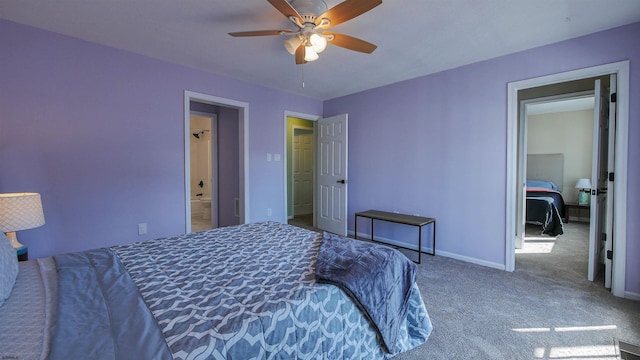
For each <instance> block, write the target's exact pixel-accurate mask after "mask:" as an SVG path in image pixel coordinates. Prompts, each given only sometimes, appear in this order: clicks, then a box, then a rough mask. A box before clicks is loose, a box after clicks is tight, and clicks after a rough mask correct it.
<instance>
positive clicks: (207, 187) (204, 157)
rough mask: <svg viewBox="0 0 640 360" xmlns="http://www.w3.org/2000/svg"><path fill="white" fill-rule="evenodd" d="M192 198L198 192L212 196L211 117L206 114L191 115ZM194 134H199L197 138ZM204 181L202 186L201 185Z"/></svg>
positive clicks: (204, 195) (208, 196)
mask: <svg viewBox="0 0 640 360" xmlns="http://www.w3.org/2000/svg"><path fill="white" fill-rule="evenodd" d="M190 133H191V136H190V137H189V140H190V148H191V198H192V199H193V198H194V197H196V196H197V195H198V194H202V195H201V196H202V197H207V198H210V197H211V176H212V172H211V143H212V142H211V137H212V131H211V119H210V118H208V117H205V116H199V115H191V128H190ZM193 134H197V135H198V138H196V137H195V136H194V135H193ZM200 181H202V184H203V185H202V186H200V185H199V184H200Z"/></svg>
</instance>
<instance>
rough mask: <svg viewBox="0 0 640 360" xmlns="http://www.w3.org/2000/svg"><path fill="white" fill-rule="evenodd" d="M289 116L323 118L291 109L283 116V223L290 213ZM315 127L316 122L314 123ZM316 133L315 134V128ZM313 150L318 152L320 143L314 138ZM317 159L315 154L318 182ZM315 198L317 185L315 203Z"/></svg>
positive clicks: (314, 177) (314, 190)
mask: <svg viewBox="0 0 640 360" xmlns="http://www.w3.org/2000/svg"><path fill="white" fill-rule="evenodd" d="M289 117H294V118H299V119H303V120H309V121H314V122H315V121H318V120H320V119H322V116H320V115H311V114H304V113H299V112H295V111H289V110H285V111H284V117H283V124H284V126H283V128H284V137H283V138H284V144H283V147H282V148H283V152H282V153H283V154H284V166H283V167H282V173H283V177H282V178H283V181H284V196H283V201H284V207H283V209H284V215H283V216H284V219H283V221H282V222H283V223H285V224H286V223H287V222H288V221H289V214H288V210H287V209H288V200H289V185H288V183H287V180H288V178H289V175H288V172H287V170H288V166H287V164H288V163H289V155H288V154H287V143H288V141H289V137H288V136H287V128H288V120H287V119H288V118H289ZM314 127H315V124H314ZM313 131H314V134H315V129H314V130H313ZM313 147H314V149H313V152H314V154H316V152H317V151H318V144H317V142H316V141H315V139H314V142H313ZM315 169H316V160H315V156H314V158H313V183H314V184H315V183H316V172H315V171H316V170H315ZM292 186H293V185H292ZM292 196H293V195H292ZM315 198H316V187H315V185H314V186H313V199H314V204H315ZM315 225H316V211H315V209H313V226H315Z"/></svg>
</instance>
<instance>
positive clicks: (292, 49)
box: [284, 36, 302, 55]
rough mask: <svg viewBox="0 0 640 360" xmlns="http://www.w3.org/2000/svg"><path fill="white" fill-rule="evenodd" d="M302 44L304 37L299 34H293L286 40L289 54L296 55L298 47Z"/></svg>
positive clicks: (285, 44)
mask: <svg viewBox="0 0 640 360" xmlns="http://www.w3.org/2000/svg"><path fill="white" fill-rule="evenodd" d="M300 44H302V39H300V37H299V36H292V37H290V38H288V39H287V40H285V41H284V48H285V49H287V51H288V52H289V54H291V55H295V54H296V49H297V48H298V46H300Z"/></svg>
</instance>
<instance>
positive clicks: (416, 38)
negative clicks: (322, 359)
mask: <svg viewBox="0 0 640 360" xmlns="http://www.w3.org/2000/svg"><path fill="white" fill-rule="evenodd" d="M340 2H341V1H340V0H326V3H327V5H328V6H329V7H332V6H335V5H337V4H338V3H340ZM0 18H3V19H7V20H11V21H14V22H17V23H22V24H26V25H31V26H34V27H38V28H42V29H46V30H50V31H53V32H57V33H61V34H65V35H69V36H73V37H76V38H80V39H84V40H87V41H91V42H95V43H99V44H104V45H108V46H112V47H115V48H118V49H123V50H127V51H130V52H134V53H138V54H142V55H146V56H150V57H153V58H157V59H162V60H166V61H169V62H172V63H177V64H182V65H186V66H189V67H193V68H196V69H200V70H204V71H208V72H212V73H218V74H223V75H227V76H230V77H233V78H236V79H241V80H245V81H249V82H252V83H256V84H261V85H264V86H267V87H272V88H277V89H282V90H285V91H289V92H292V93H297V94H302V95H306V96H310V97H313V98H318V99H322V100H325V99H330V98H334V97H338V96H342V95H347V94H351V93H355V92H358V91H362V90H366V89H370V88H374V87H378V86H382V85H386V84H390V83H394V82H397V81H401V80H407V79H411V78H415V77H418V76H422V75H427V74H431V73H434V72H438V71H442V70H446V69H451V68H455V67H458V66H461V65H466V64H470V63H473V62H476V61H480V60H486V59H490V58H493V57H497V56H501V55H506V54H509V53H513V52H517V51H521V50H525V49H529V48H533V47H537V46H541V45H545V44H550V43H554V42H558V41H562V40H566V39H570V38H574V37H577V36H581V35H585V34H589V33H593V32H597V31H601V30H605V29H609V28H613V27H617V26H621V25H626V24H630V23H634V22H638V21H640V1H638V0H616V1H612V0H403V1H399V0H383V4H382V5H380V6H378V7H376V8H374V9H373V10H371V11H369V12H368V13H365V14H364V15H362V16H360V17H357V18H355V19H352V20H350V21H348V22H346V23H344V24H340V25H338V26H336V27H334V28H332V31H335V32H340V33H344V34H348V35H351V36H355V37H358V38H361V39H363V40H366V41H369V42H371V43H374V44H376V45H378V49H377V50H376V51H375V52H374V53H373V54H371V55H367V54H362V53H358V52H353V51H349V50H345V49H343V48H339V47H336V46H331V45H329V48H327V50H326V51H325V52H324V53H322V54H320V59H319V60H317V61H315V62H310V63H308V64H307V65H303V66H301V65H295V61H294V57H293V56H292V55H290V54H289V53H287V52H286V50H285V49H284V46H283V44H282V40H283V39H284V38H283V37H279V36H271V37H253V38H233V37H231V36H229V35H227V33H229V32H235V31H248V30H273V29H292V30H294V27H293V25H292V24H291V22H290V21H289V20H287V19H286V18H285V17H284V16H282V15H281V14H280V13H279V12H278V11H277V10H275V8H273V7H272V6H271V5H270V4H269V3H268V2H267V1H266V0H251V1H248V0H236V1H234V0H54V1H47V0H1V1H0ZM303 73H304V74H303ZM303 78H304V84H305V86H304V88H303V87H302V81H303Z"/></svg>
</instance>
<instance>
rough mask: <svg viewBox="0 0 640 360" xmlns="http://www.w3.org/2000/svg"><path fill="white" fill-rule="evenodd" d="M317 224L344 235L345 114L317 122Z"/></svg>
mask: <svg viewBox="0 0 640 360" xmlns="http://www.w3.org/2000/svg"><path fill="white" fill-rule="evenodd" d="M317 125H318V126H317V127H316V133H317V139H318V141H317V143H318V146H317V149H318V151H317V157H318V161H317V177H318V179H317V185H316V186H317V192H316V196H317V199H316V204H317V205H316V206H317V214H316V217H317V223H316V226H317V227H318V228H319V229H321V230H325V231H328V232H332V233H335V234H338V235H341V236H346V235H347V148H348V147H347V114H342V115H337V116H334V117H330V118H326V119H321V120H318V124H317Z"/></svg>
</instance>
